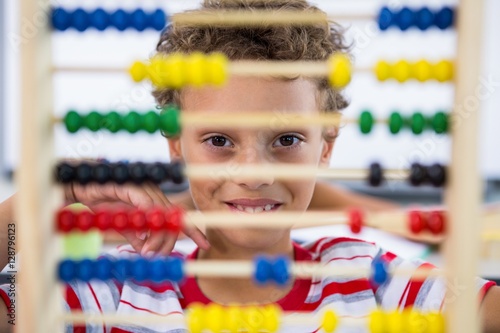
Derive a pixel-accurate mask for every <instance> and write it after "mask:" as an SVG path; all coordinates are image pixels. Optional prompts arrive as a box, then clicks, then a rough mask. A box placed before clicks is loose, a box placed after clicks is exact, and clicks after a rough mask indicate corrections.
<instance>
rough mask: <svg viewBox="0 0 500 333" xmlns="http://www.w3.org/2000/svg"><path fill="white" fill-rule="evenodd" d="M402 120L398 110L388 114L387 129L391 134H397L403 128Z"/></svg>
mask: <svg viewBox="0 0 500 333" xmlns="http://www.w3.org/2000/svg"><path fill="white" fill-rule="evenodd" d="M403 125H404V120H403V117H402V116H401V113H399V112H393V113H391V115H390V116H389V131H390V132H391V133H392V134H398V133H399V131H401V129H402V128H403Z"/></svg>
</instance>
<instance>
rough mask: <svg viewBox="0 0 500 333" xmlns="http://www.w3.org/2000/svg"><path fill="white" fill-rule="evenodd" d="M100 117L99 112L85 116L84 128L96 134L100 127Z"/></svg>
mask: <svg viewBox="0 0 500 333" xmlns="http://www.w3.org/2000/svg"><path fill="white" fill-rule="evenodd" d="M102 118H103V117H102V115H101V114H100V113H99V112H96V111H92V112H90V113H89V114H88V115H86V116H85V121H84V122H85V127H87V128H88V129H89V130H91V131H92V132H97V131H98V130H100V129H101V126H102Z"/></svg>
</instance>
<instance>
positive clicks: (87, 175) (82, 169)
mask: <svg viewBox="0 0 500 333" xmlns="http://www.w3.org/2000/svg"><path fill="white" fill-rule="evenodd" d="M75 178H76V180H77V181H78V183H80V184H82V185H86V184H88V183H89V182H91V181H92V180H93V179H92V167H91V166H90V165H88V164H87V163H81V164H80V165H78V166H77V167H76V177H75Z"/></svg>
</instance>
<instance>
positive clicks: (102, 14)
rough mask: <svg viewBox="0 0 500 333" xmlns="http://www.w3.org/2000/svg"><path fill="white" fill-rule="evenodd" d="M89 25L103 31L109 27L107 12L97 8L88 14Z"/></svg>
mask: <svg viewBox="0 0 500 333" xmlns="http://www.w3.org/2000/svg"><path fill="white" fill-rule="evenodd" d="M90 22H91V26H93V27H94V28H96V29H97V30H99V31H104V30H106V29H107V28H108V27H109V24H110V17H109V14H108V13H107V12H106V11H105V10H104V9H102V8H97V9H96V10H94V11H93V12H92V13H91V14H90Z"/></svg>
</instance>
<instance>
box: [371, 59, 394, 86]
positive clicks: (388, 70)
mask: <svg viewBox="0 0 500 333" xmlns="http://www.w3.org/2000/svg"><path fill="white" fill-rule="evenodd" d="M375 74H376V75H377V79H378V80H379V81H386V80H388V79H390V78H391V77H392V66H391V65H390V64H389V63H388V62H386V61H383V60H381V61H379V62H377V65H376V66H375Z"/></svg>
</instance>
